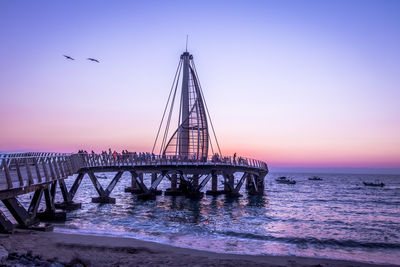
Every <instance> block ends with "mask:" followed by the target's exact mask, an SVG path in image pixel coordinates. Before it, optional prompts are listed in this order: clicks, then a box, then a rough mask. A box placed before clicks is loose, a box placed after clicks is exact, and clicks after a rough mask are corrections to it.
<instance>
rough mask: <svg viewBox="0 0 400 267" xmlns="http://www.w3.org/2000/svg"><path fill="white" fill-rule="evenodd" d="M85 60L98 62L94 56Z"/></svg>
mask: <svg viewBox="0 0 400 267" xmlns="http://www.w3.org/2000/svg"><path fill="white" fill-rule="evenodd" d="M87 60H90V61H93V62H97V63H100V61H98V60H97V59H95V58H91V57H90V58H88V59H87Z"/></svg>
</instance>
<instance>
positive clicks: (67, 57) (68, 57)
mask: <svg viewBox="0 0 400 267" xmlns="http://www.w3.org/2000/svg"><path fill="white" fill-rule="evenodd" d="M63 56H64V57H65V58H66V59H70V60H75V59H73V58H72V57H70V56H66V55H63Z"/></svg>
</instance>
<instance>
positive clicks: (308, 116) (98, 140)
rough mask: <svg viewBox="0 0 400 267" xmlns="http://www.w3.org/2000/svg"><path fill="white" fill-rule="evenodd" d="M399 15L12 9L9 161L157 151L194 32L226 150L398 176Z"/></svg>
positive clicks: (293, 9) (3, 51) (396, 9)
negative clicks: (394, 171)
mask: <svg viewBox="0 0 400 267" xmlns="http://www.w3.org/2000/svg"><path fill="white" fill-rule="evenodd" d="M399 14H400V1H330V2H328V1H196V2H195V1H7V0H3V1H0V34H1V35H0V36H1V37H0V38H1V42H0V113H1V115H0V151H3V152H4V151H6V152H7V151H21V150H29V151H55V152H74V151H77V150H78V149H86V150H88V151H90V150H92V149H93V150H95V151H96V152H100V151H101V150H106V149H107V150H108V148H109V147H110V148H112V149H116V150H119V151H120V150H122V149H128V150H130V151H151V148H152V145H153V142H154V139H155V135H156V131H157V127H158V125H159V123H160V119H161V116H162V112H163V109H164V106H165V104H166V100H167V97H168V93H169V90H170V86H171V84H172V80H173V76H174V74H175V71H176V67H177V64H178V61H179V56H180V54H181V53H182V52H184V50H185V39H186V34H189V49H188V50H189V51H190V52H191V53H192V54H193V56H194V61H195V63H196V67H197V71H198V74H199V78H200V81H201V84H202V87H203V91H204V95H205V98H206V100H207V104H208V108H209V110H210V113H211V117H212V119H213V123H214V126H215V130H216V133H217V136H218V140H219V142H220V145H221V149H222V152H223V154H226V155H231V154H233V153H234V152H237V153H238V154H239V155H243V156H247V157H251V158H257V159H261V160H264V161H266V162H267V163H268V164H269V165H272V166H278V167H288V166H293V167H377V168H400V53H399V47H400V15H399ZM64 54H65V55H69V56H71V57H73V58H75V60H74V61H71V60H67V59H65V58H64V57H63V55H64ZM88 57H93V58H97V59H99V60H100V63H99V64H98V63H95V62H90V61H88V60H86V58H88Z"/></svg>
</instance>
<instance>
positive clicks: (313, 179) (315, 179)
mask: <svg viewBox="0 0 400 267" xmlns="http://www.w3.org/2000/svg"><path fill="white" fill-rule="evenodd" d="M308 180H310V181H322V178H321V177H318V176H313V177H309V178H308Z"/></svg>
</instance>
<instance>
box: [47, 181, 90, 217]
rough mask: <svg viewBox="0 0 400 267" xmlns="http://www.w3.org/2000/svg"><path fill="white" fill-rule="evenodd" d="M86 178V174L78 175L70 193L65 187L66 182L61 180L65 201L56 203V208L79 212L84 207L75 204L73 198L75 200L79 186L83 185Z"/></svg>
mask: <svg viewBox="0 0 400 267" xmlns="http://www.w3.org/2000/svg"><path fill="white" fill-rule="evenodd" d="M84 176H85V173H79V174H78V176H77V177H76V179H75V181H74V184H73V185H72V187H71V190H70V191H68V189H67V186H66V185H65V181H64V180H59V185H60V189H61V193H62V196H63V200H64V201H63V202H61V203H55V204H54V206H55V208H57V209H62V210H77V209H80V208H81V207H82V204H81V203H75V202H73V198H74V196H75V193H76V191H77V190H78V188H79V185H80V184H81V182H82V179H83V177H84ZM55 182H56V181H55Z"/></svg>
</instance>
